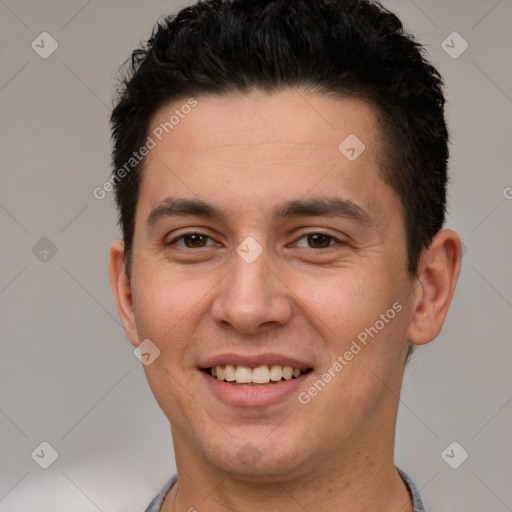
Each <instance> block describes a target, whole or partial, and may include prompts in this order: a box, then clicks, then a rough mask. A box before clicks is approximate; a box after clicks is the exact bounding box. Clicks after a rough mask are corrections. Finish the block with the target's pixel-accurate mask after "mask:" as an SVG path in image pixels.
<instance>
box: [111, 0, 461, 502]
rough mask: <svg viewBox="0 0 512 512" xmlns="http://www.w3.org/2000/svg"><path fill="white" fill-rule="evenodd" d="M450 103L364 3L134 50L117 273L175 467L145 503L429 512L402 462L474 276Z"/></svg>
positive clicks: (185, 22)
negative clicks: (451, 316)
mask: <svg viewBox="0 0 512 512" xmlns="http://www.w3.org/2000/svg"><path fill="white" fill-rule="evenodd" d="M443 109H444V98H443V94H442V80H441V77H440V76H439V74H438V73H437V71H436V70H435V69H434V68H433V67H432V66H431V65H430V64H429V63H428V62H427V61H426V59H425V57H424V56H423V53H422V49H421V47H420V45H418V44H417V43H416V42H415V41H414V39H413V38H412V36H410V35H408V34H406V33H404V31H403V29H402V25H401V23H400V21H399V20H398V18H397V17H396V16H395V15H393V14H392V13H390V12H388V11H387V10H386V9H384V8H383V7H382V6H381V5H379V4H377V3H375V2H370V1H367V0H343V1H340V0H297V1H294V2H290V1H289V0H263V1H258V2H254V1H248V0H233V1H221V0H212V1H206V2H201V3H198V4H196V5H193V6H191V7H188V8H186V9H184V10H182V11H181V12H180V13H178V14H177V15H176V16H173V17H169V18H167V19H166V20H165V21H163V22H161V23H160V24H158V25H157V26H156V27H155V29H154V32H153V35H152V37H151V39H150V40H149V42H148V43H147V45H146V46H144V47H143V48H142V49H138V50H136V51H135V52H134V53H133V55H132V61H131V69H130V71H129V74H128V77H127V78H126V80H125V81H124V82H123V84H122V86H121V89H120V96H119V99H118V103H117V105H116V107H115V109H114V111H113V114H112V125H113V139H114V165H115V170H114V174H113V175H112V178H111V182H112V184H113V185H114V186H115V189H116V199H117V204H118V207H119V212H120V225H121V228H122V231H123V241H120V240H119V241H115V242H113V244H112V246H111V249H110V278H111V283H112V287H113V290H114V294H115V297H116V301H117V306H118V311H119V314H120V317H121V319H122V322H123V325H124V328H125V331H126V335H127V337H128V339H129V340H130V342H131V343H132V344H133V345H134V346H139V345H140V351H141V353H143V355H144V359H143V361H144V363H145V366H144V370H145V372H146V377H147V379H148V382H149V385H150V387H151V389H152V391H153V393H154V395H155V398H156V400H157V401H158V403H159V405H160V407H161V408H162V410H163V411H164V413H165V414H166V416H167V418H168V419H169V422H170V426H171V432H172V437H173V443H174V449H175V457H176V465H177V478H176V477H174V478H172V479H171V480H170V481H169V482H167V484H166V485H165V487H164V489H162V492H161V493H160V494H159V495H158V496H157V497H156V498H155V499H154V500H153V502H152V503H151V505H150V506H149V508H148V509H147V510H148V511H151V512H153V511H157V510H161V511H164V512H175V511H187V510H188V511H193V510H197V511H199V512H202V511H208V512H220V511H243V512H252V511H256V510H258V511H259V510H270V511H274V510H280V511H304V510H312V511H316V510H335V511H344V512H355V511H357V512H366V511H377V510H378V511H380V512H388V511H393V512H398V511H409V512H410V511H411V510H413V511H415V512H417V511H421V510H423V505H422V503H421V499H420V496H419V494H418V491H417V489H416V487H415V486H414V483H413V482H412V481H411V479H410V478H409V477H408V476H407V475H406V474H405V473H404V472H403V471H402V470H401V469H398V468H396V467H395V465H394V462H393V446H394V431H395V423H396V414H397V407H398V400H399V394H400V387H401V382H402V376H403V370H404V365H405V363H406V360H407V355H408V352H409V347H410V346H412V345H422V344H425V343H428V342H429V341H431V340H432V339H434V338H435V337H436V336H437V334H438V333H439V331H440V329H441V327H442V324H443V322H444V319H445V316H446V313H447V310H448V307H449V304H450V301H451V299H452V296H453V292H454V287H455V284H456V281H457V277H458V274H459V269H460V256H461V244H460V240H459V238H458V236H457V234H456V233H454V232H453V231H451V230H443V229H442V226H443V222H444V215H445V196H446V181H447V176H446V166H447V159H448V149H447V139H448V134H447V130H446V125H445V120H444V113H443Z"/></svg>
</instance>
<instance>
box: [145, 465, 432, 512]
mask: <svg viewBox="0 0 512 512" xmlns="http://www.w3.org/2000/svg"><path fill="white" fill-rule="evenodd" d="M396 469H397V470H398V473H399V474H400V476H401V477H402V479H403V481H404V482H405V484H406V485H407V488H408V489H409V492H410V493H411V497H412V512H425V509H424V508H423V503H422V501H421V497H420V493H419V491H418V489H417V488H416V486H415V485H414V482H413V481H412V480H411V479H410V478H409V477H408V476H407V475H406V474H405V473H404V472H403V471H402V470H401V469H399V468H396ZM177 480H178V475H174V476H173V477H172V478H170V479H169V480H168V481H167V482H166V483H165V485H164V486H163V488H162V490H161V491H160V492H159V493H158V494H157V495H156V496H155V497H154V498H153V500H152V501H151V503H150V504H149V507H148V508H147V509H146V512H160V509H161V508H162V505H163V503H164V499H165V497H166V496H167V493H168V492H169V491H170V490H171V488H172V486H173V485H174V484H175V483H176V481H177Z"/></svg>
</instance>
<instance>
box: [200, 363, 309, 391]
mask: <svg viewBox="0 0 512 512" xmlns="http://www.w3.org/2000/svg"><path fill="white" fill-rule="evenodd" d="M312 370H313V369H312V368H295V367H292V366H281V365H279V364H264V365H260V366H257V367H255V368H251V367H250V366H244V365H233V364H225V365H215V366H211V367H208V368H204V369H203V371H204V372H205V373H206V374H208V375H210V377H213V378H214V379H217V380H219V381H222V382H226V383H228V384H231V385H233V386H242V387H261V386H268V385H275V384H277V383H279V382H283V381H290V380H295V379H298V378H300V377H301V376H302V375H304V374H307V373H310V372H311V371H312Z"/></svg>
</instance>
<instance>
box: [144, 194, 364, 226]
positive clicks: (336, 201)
mask: <svg viewBox="0 0 512 512" xmlns="http://www.w3.org/2000/svg"><path fill="white" fill-rule="evenodd" d="M188 215H191V216H196V217H206V218H215V219H219V220H221V221H224V222H225V221H226V220H227V219H228V217H230V215H228V213H227V211H226V209H225V208H221V207H219V206H216V205H213V204H211V203H207V202H206V201H203V200H201V199H188V198H172V197H168V198H166V199H164V200H163V201H162V202H161V203H160V204H159V205H157V206H156V207H155V208H153V210H151V212H150V214H149V215H148V218H147V220H146V223H147V224H148V225H149V226H150V227H151V226H153V225H154V224H156V223H157V222H158V221H159V220H160V219H162V218H166V217H182V216H188ZM272 217H273V218H274V219H286V218H295V217H341V218H348V219H351V220H354V221H356V222H359V223H361V224H366V225H370V224H372V219H371V217H370V215H369V214H368V213H367V212H366V211H365V210H364V209H363V208H361V207H360V206H358V205H357V204H355V203H353V202H352V201H350V200H348V199H342V198H340V197H327V198H325V197H315V198H310V199H294V200H291V201H287V202H285V203H283V204H281V205H277V206H275V207H274V208H272Z"/></svg>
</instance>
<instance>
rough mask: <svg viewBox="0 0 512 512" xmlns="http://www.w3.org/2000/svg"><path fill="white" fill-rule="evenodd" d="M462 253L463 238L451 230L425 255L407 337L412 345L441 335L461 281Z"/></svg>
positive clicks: (437, 236) (438, 236)
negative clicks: (457, 286)
mask: <svg viewBox="0 0 512 512" xmlns="http://www.w3.org/2000/svg"><path fill="white" fill-rule="evenodd" d="M461 251H462V250H461V242H460V238H459V236H458V235H457V233H455V231H452V230H450V229H446V230H441V231H439V232H438V233H437V234H436V235H435V236H434V238H433V240H432V243H431V245H430V247H429V248H428V249H427V250H425V251H424V253H423V255H422V257H421V260H420V264H419V267H418V276H417V281H416V285H415V286H416V288H415V290H414V291H413V294H414V301H413V311H412V320H411V323H410V325H409V330H408V333H407V335H408V340H409V341H410V342H411V343H413V344H415V345H423V344H425V343H428V342H430V341H432V340H433V339H434V338H435V337H436V336H437V335H438V334H439V332H440V331H441V328H442V326H443V323H444V320H445V318H446V314H447V313H448V308H449V306H450V303H451V300H452V298H453V294H454V292H455V286H456V284H457V279H458V277H459V273H460V266H461V254H462V252H461Z"/></svg>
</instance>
